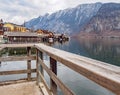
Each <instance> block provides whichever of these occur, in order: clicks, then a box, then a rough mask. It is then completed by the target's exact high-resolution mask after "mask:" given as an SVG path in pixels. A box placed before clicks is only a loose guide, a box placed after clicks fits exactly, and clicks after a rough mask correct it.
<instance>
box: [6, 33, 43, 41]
mask: <svg viewBox="0 0 120 95" xmlns="http://www.w3.org/2000/svg"><path fill="white" fill-rule="evenodd" d="M4 40H5V42H6V43H34V42H40V40H41V39H40V38H39V37H38V35H37V33H33V32H5V33H4Z"/></svg>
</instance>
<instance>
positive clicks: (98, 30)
mask: <svg viewBox="0 0 120 95" xmlns="http://www.w3.org/2000/svg"><path fill="white" fill-rule="evenodd" d="M81 30H82V31H80V36H82V37H83V35H85V36H92V37H93V36H102V37H105V36H108V37H120V3H105V4H103V5H102V6H101V8H100V9H99V11H98V12H97V14H96V15H95V16H94V17H92V19H91V20H90V21H89V22H88V23H87V24H86V25H85V26H84V27H83V29H81Z"/></svg>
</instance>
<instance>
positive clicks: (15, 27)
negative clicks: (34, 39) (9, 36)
mask: <svg viewBox="0 0 120 95" xmlns="http://www.w3.org/2000/svg"><path fill="white" fill-rule="evenodd" d="M4 29H5V31H11V32H26V27H24V26H22V25H16V24H13V23H5V24H4Z"/></svg>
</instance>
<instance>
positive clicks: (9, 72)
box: [0, 69, 36, 75]
mask: <svg viewBox="0 0 120 95" xmlns="http://www.w3.org/2000/svg"><path fill="white" fill-rule="evenodd" d="M33 72H36V69H31V70H14V71H0V75H12V74H24V73H33Z"/></svg>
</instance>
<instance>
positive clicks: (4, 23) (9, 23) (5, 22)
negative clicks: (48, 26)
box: [4, 22, 24, 27]
mask: <svg viewBox="0 0 120 95" xmlns="http://www.w3.org/2000/svg"><path fill="white" fill-rule="evenodd" d="M4 24H11V25H14V26H20V27H24V26H23V25H17V24H14V23H11V22H5V23H4Z"/></svg>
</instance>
